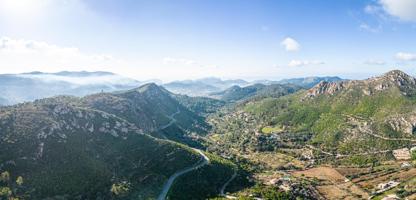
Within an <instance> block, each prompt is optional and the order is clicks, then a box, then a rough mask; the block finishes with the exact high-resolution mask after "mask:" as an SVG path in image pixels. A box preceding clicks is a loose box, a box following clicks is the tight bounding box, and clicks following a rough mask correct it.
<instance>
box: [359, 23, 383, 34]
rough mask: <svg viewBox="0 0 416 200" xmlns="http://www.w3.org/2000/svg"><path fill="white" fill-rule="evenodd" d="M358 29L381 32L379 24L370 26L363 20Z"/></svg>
mask: <svg viewBox="0 0 416 200" xmlns="http://www.w3.org/2000/svg"><path fill="white" fill-rule="evenodd" d="M360 29H361V30H364V31H368V32H371V33H379V32H381V30H382V27H381V24H378V26H376V27H372V26H370V25H369V24H367V23H364V22H363V23H361V24H360Z"/></svg>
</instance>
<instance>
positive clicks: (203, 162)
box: [157, 149, 210, 200]
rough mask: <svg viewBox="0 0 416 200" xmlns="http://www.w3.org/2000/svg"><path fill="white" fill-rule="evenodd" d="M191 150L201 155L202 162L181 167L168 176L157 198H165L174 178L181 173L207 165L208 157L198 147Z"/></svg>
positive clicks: (161, 199) (162, 199)
mask: <svg viewBox="0 0 416 200" xmlns="http://www.w3.org/2000/svg"><path fill="white" fill-rule="evenodd" d="M193 150H194V151H196V152H198V153H199V154H200V155H201V156H202V162H200V163H199V164H197V165H195V166H191V167H188V168H185V169H182V170H180V171H177V172H176V173H174V174H173V175H172V176H170V177H169V179H168V181H167V182H166V183H165V185H164V186H163V189H162V192H161V193H160V194H159V196H158V197H157V200H165V199H166V196H167V195H168V192H169V190H170V188H171V187H172V185H173V182H174V181H175V180H176V178H178V177H179V176H182V175H184V174H186V173H188V172H191V171H193V170H197V169H199V168H201V167H203V166H205V165H207V164H208V163H209V162H210V161H209V158H208V157H207V156H206V155H205V154H204V152H202V151H201V150H199V149H193Z"/></svg>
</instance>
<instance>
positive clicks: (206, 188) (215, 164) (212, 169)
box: [168, 154, 237, 200]
mask: <svg viewBox="0 0 416 200" xmlns="http://www.w3.org/2000/svg"><path fill="white" fill-rule="evenodd" d="M207 156H208V157H209V159H210V163H209V164H208V165H206V166H204V167H202V168H200V169H198V170H195V171H192V172H190V173H188V174H185V175H183V176H182V177H180V178H179V179H178V180H177V181H176V182H175V184H174V186H173V187H172V189H171V191H170V192H169V195H168V198H169V199H171V200H181V199H206V198H207V197H215V196H217V195H218V194H219V193H220V188H221V186H222V185H224V184H225V183H226V182H227V180H229V179H230V178H231V177H232V175H233V173H234V171H235V170H237V168H236V166H235V165H234V164H232V163H231V162H230V161H227V160H225V159H222V158H220V157H218V156H215V155H212V154H208V155H207Z"/></svg>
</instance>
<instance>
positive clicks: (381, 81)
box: [305, 70, 416, 98]
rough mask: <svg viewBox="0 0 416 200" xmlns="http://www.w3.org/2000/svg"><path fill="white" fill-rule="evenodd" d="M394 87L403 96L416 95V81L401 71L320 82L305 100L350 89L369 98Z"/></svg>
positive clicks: (308, 93)
mask: <svg viewBox="0 0 416 200" xmlns="http://www.w3.org/2000/svg"><path fill="white" fill-rule="evenodd" d="M393 87H396V88H398V89H399V90H400V91H401V92H402V94H403V95H410V94H416V79H415V78H414V77H412V76H410V75H408V74H406V73H404V72H402V71H400V70H393V71H390V72H387V73H385V74H383V75H382V76H379V77H374V78H369V79H366V80H353V81H342V82H320V83H319V84H317V85H316V86H314V87H313V88H311V89H309V90H308V91H307V93H306V95H305V98H313V97H316V96H319V95H334V94H335V93H337V92H341V91H347V90H350V89H354V90H359V91H361V93H362V94H363V95H367V96H368V95H373V94H374V93H375V92H379V91H384V90H388V89H390V88H393Z"/></svg>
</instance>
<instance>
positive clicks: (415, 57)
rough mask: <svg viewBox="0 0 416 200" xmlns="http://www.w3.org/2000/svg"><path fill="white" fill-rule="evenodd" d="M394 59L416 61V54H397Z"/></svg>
mask: <svg viewBox="0 0 416 200" xmlns="http://www.w3.org/2000/svg"><path fill="white" fill-rule="evenodd" d="M396 59H398V60H401V61H416V54H413V53H404V52H399V53H397V54H396Z"/></svg>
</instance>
